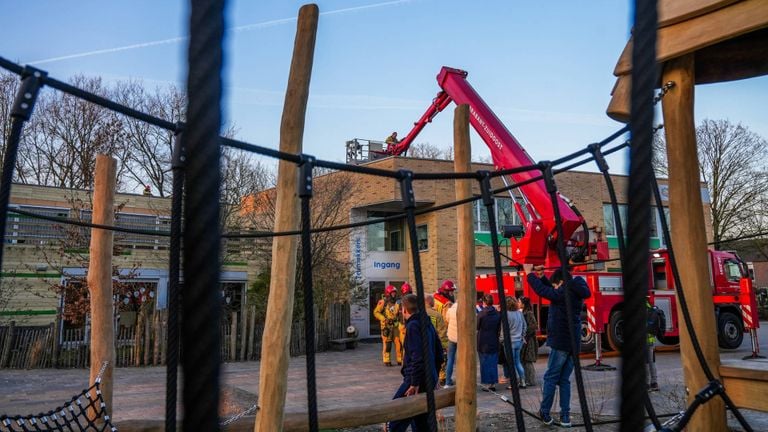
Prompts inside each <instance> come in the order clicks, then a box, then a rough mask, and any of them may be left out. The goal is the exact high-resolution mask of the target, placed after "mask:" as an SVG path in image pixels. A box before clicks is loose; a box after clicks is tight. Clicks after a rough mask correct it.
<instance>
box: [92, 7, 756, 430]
mask: <svg viewBox="0 0 768 432" xmlns="http://www.w3.org/2000/svg"><path fill="white" fill-rule="evenodd" d="M318 19H319V10H318V7H317V6H316V5H305V6H303V7H302V8H301V10H300V11H299V14H298V21H297V30H296V38H295V44H294V50H293V59H292V62H291V67H290V75H289V79H288V88H287V90H286V96H285V103H284V108H283V115H282V122H281V128H280V149H279V150H280V151H281V152H285V153H290V154H294V155H299V154H302V151H303V145H302V141H303V135H304V124H305V115H306V108H307V100H308V97H309V84H310V79H311V73H312V65H313V57H314V50H315V40H316V34H317V27H318ZM631 49H632V41H630V42H629V43H628V44H627V46H626V48H625V50H624V52H623V53H622V54H621V57H620V59H619V61H618V64H617V66H616V69H615V71H614V72H615V74H616V75H617V77H618V79H617V83H616V86H615V88H614V91H613V98H612V100H611V102H610V105H609V107H608V115H609V116H611V117H612V118H614V119H617V120H620V121H625V122H626V121H627V120H628V119H629V108H628V107H629V104H630V100H629V99H630V91H629V90H630V89H629V85H630V77H631V75H630V74H631V72H632V65H631V61H630V58H631ZM657 61H658V64H659V65H660V67H661V69H662V71H663V72H662V76H661V77H660V80H659V82H658V86H659V87H661V85H662V84H664V83H667V82H672V83H674V85H673V86H671V87H670V88H669V90H668V93H667V95H666V96H665V97H664V99H663V100H662V107H663V114H664V123H665V128H664V130H665V134H666V143H667V150H668V159H669V172H670V178H669V184H670V186H669V194H670V199H669V203H670V213H671V219H672V224H671V226H672V227H673V228H672V232H673V236H672V237H673V245H674V248H675V249H676V250H677V251H678V252H679V263H680V274H681V278H682V281H683V287H684V289H685V293H686V296H687V297H688V298H689V305H690V312H691V315H692V317H693V324H694V328H695V329H696V332H697V333H698V334H700V335H703V336H704V337H702V338H701V339H700V341H701V347H702V350H703V352H704V356H705V358H706V362H707V364H708V365H709V366H710V367H711V368H712V369H713V370H715V371H716V374H717V375H718V377H719V378H720V379H721V380H722V382H723V383H724V386H725V389H726V391H727V392H728V394H729V395H730V397H731V398H732V400H733V401H734V402H735V404H736V405H737V406H739V407H743V408H749V409H755V410H761V411H768V398H765V395H766V394H768V366H767V365H766V364H765V363H755V362H750V361H742V362H729V363H724V364H721V362H720V355H719V351H718V346H717V341H716V338H713V337H711V335H715V334H716V331H715V323H714V320H713V318H714V316H713V315H712V314H711V313H709V312H707V311H711V310H712V309H713V305H712V297H711V295H709V294H708V293H707V292H706V290H699V289H696V288H695V287H701V286H708V282H707V279H706V275H707V274H708V270H707V263H706V261H705V260H704V257H705V255H704V254H701V253H698V251H701V250H703V249H706V235H705V232H704V226H705V225H704V221H703V214H702V213H701V208H702V204H701V195H700V193H699V187H700V183H699V169H698V163H697V152H696V137H695V123H694V118H693V108H694V105H693V102H694V86H695V84H703V83H713V82H721V81H729V80H735V79H744V78H749V77H754V76H758V75H764V74H768V4H766V1H765V0H741V1H734V0H719V1H718V0H702V1H693V0H686V1H682V2H681V1H673V0H662V1H660V2H659V22H658V44H657ZM469 115H470V114H469V109H468V107H467V106H466V105H460V106H458V107H457V108H456V110H455V113H454V142H453V148H454V151H455V158H454V170H455V171H456V172H469V171H471V165H470V161H471V155H470V138H469ZM95 179H96V185H95V191H94V210H93V222H94V223H96V224H103V225H113V224H114V212H113V208H112V207H113V202H114V193H115V161H114V160H113V159H111V158H109V157H107V156H100V157H99V159H98V161H97V165H96V176H95ZM298 181H299V167H298V166H297V165H296V164H294V163H292V162H289V161H285V160H282V161H280V164H279V172H278V184H277V203H276V215H275V226H274V231H275V232H285V231H297V230H298V229H299V228H300V226H299V224H300V220H299V217H300V214H301V213H300V211H299V195H298V192H297V190H298ZM472 181H473V180H470V179H464V180H456V200H463V199H467V198H470V197H472ZM455 211H456V217H457V220H458V233H457V236H458V238H459V240H458V244H459V250H458V263H459V268H458V283H459V285H460V286H462V287H472V286H474V281H475V255H474V254H475V250H474V232H473V222H472V204H463V205H461V206H458V207H456V210H455ZM112 242H113V238H112V232H111V231H108V230H104V229H98V228H94V229H93V235H92V240H91V252H90V253H91V257H92V259H91V263H90V265H91V267H90V268H89V273H88V274H89V280H88V284H89V287H90V289H91V304H92V311H93V317H92V329H93V330H92V350H91V356H92V357H91V383H93V381H94V380H95V378H96V376H97V375H98V374H99V372H100V368H101V366H102V364H103V363H104V362H107V364H108V366H107V367H106V369H105V370H104V371H103V374H102V375H101V376H102V380H101V381H102V384H101V389H102V393H103V397H104V401H105V403H106V405H107V407H108V408H111V406H112V395H113V391H114V390H113V384H112V381H113V380H112V377H113V372H114V358H115V351H114V342H113V341H114V328H113V323H114V320H113V316H112V313H113V312H112V311H113V308H112V288H111V282H112V280H111V277H112V261H111V251H112ZM297 248H298V239H297V237H296V236H279V237H276V238H275V239H274V244H273V248H272V267H271V274H272V275H283V276H281V277H274V278H273V279H272V281H271V289H270V291H269V299H268V306H267V317H266V328H265V330H264V339H263V342H262V353H261V368H260V377H259V393H258V398H259V399H258V411H257V413H256V415H255V416H245V417H241V418H240V419H238V420H237V421H235V422H233V423H231V424H229V425H228V426H226V427H225V430H231V431H245V430H255V431H262V432H272V431H281V430H285V431H300V430H308V429H309V420H308V416H307V414H306V413H291V414H286V413H285V401H286V392H287V379H288V374H287V368H288V360H289V341H290V332H291V317H292V315H293V305H294V301H293V299H294V296H295V287H296V281H295V278H294V276H295V274H296V251H297ZM458 296H459V298H460V300H459V301H458V307H459V309H458V328H459V332H458V338H459V341H460V342H459V343H458V353H457V356H458V359H457V363H458V365H457V379H456V381H457V386H456V387H455V388H450V389H442V390H437V391H435V392H434V395H435V407H436V408H438V409H439V408H444V407H448V406H455V407H456V412H455V424H456V430H457V431H462V432H470V431H475V429H476V424H477V418H476V416H477V377H476V371H477V359H476V352H475V339H476V325H475V310H474V305H475V301H476V298H475V293H474V291H473V290H471V289H462V290H460V291H459V293H458ZM678 305H679V303H678ZM681 336H682V337H681V356H682V359H683V360H682V361H683V369H684V373H685V382H686V385H687V387H689V388H690V389H691V390H692V391H691V395H690V398H693V397H694V395H695V391H696V389H700V388H703V387H704V386H705V385H706V384H707V383H708V380H707V377H706V376H705V375H704V374H703V373H702V371H701V367H700V365H699V364H698V362H697V360H696V355H695V354H694V352H693V348H692V346H691V338H690V335H689V334H688V332H687V331H685V330H684V331H683V332H682V334H681ZM708 336H709V337H708ZM427 411H428V402H427V397H426V395H425V394H419V395H417V396H415V397H409V398H402V399H396V400H391V401H376V402H375V403H366V404H361V405H360V406H357V407H354V408H349V409H335V410H325V411H319V412H318V415H317V418H318V426H319V427H320V428H321V429H328V428H343V427H354V426H362V425H368V424H375V423H384V422H386V421H389V420H393V419H400V418H408V417H411V416H414V415H416V414H419V413H425V412H427ZM110 415H111V413H110ZM116 426H117V427H118V428H119V429H120V430H121V431H160V430H165V429H164V422H162V421H148V420H147V421H145V420H126V421H121V422H119V423H117V424H116ZM689 428H690V430H715V431H720V430H722V431H724V430H726V413H725V406H724V403H723V402H722V401H721V400H720V399H713V400H711V401H709V402H708V403H707V404H705V405H704V406H702V408H701V409H700V410H699V411H698V412H697V413H696V414H695V415H694V417H693V419H692V421H691V423H690V426H689Z"/></svg>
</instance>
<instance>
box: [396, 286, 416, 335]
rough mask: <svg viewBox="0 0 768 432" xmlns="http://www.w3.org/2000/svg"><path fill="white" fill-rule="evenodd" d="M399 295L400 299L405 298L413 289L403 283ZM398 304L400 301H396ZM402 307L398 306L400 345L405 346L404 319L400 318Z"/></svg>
mask: <svg viewBox="0 0 768 432" xmlns="http://www.w3.org/2000/svg"><path fill="white" fill-rule="evenodd" d="M400 293H401V294H402V296H400V298H401V299H402V298H403V297H405V296H407V295H408V294H413V288H411V286H410V285H409V284H408V282H403V285H402V286H401V287H400ZM397 303H398V304H400V300H398V301H397ZM403 310H404V309H403V307H402V306H400V314H401V315H400V345H401V346H404V345H405V318H404V317H403V316H402V313H403Z"/></svg>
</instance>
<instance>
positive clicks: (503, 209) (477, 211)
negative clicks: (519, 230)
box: [473, 197, 520, 232]
mask: <svg viewBox="0 0 768 432" xmlns="http://www.w3.org/2000/svg"><path fill="white" fill-rule="evenodd" d="M495 200H496V205H495V206H494V208H495V210H496V228H497V230H498V231H499V232H501V227H502V226H504V225H519V224H520V217H519V216H518V215H517V212H516V211H515V206H514V201H512V198H508V197H496V198H495ZM473 215H474V223H475V232H490V231H491V228H490V224H489V223H488V210H487V209H486V208H485V205H483V203H482V202H481V201H480V200H478V201H475V208H474V213H473Z"/></svg>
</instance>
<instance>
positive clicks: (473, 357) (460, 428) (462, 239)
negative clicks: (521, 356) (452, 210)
mask: <svg viewBox="0 0 768 432" xmlns="http://www.w3.org/2000/svg"><path fill="white" fill-rule="evenodd" d="M453 151H454V159H453V160H454V162H453V168H454V170H456V171H457V172H467V171H471V170H472V164H471V156H470V154H471V147H470V142H469V106H468V105H459V106H458V107H456V110H455V111H454V118H453ZM471 196H472V180H456V199H457V200H462V199H464V198H469V197H471ZM472 207H473V206H472V204H471V203H470V204H463V205H461V206H459V207H456V219H457V225H458V243H459V247H458V265H459V292H458V295H457V299H456V300H457V307H458V308H459V309H458V311H457V313H456V315H457V320H458V330H459V332H458V333H459V334H458V346H457V353H456V355H457V359H456V363H457V364H456V431H457V432H475V428H476V423H477V353H476V352H475V347H476V343H475V340H476V339H475V338H476V335H477V325H476V323H475V229H474V224H473V222H472Z"/></svg>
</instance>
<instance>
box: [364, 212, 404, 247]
mask: <svg viewBox="0 0 768 432" xmlns="http://www.w3.org/2000/svg"><path fill="white" fill-rule="evenodd" d="M388 215H389V213H379V212H369V213H368V218H369V219H373V218H380V217H383V216H388ZM403 232H404V230H403V222H402V221H400V220H395V221H386V222H380V223H377V224H372V225H368V250H369V251H377V252H384V251H403V250H405V244H404V241H403Z"/></svg>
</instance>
